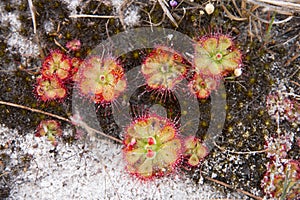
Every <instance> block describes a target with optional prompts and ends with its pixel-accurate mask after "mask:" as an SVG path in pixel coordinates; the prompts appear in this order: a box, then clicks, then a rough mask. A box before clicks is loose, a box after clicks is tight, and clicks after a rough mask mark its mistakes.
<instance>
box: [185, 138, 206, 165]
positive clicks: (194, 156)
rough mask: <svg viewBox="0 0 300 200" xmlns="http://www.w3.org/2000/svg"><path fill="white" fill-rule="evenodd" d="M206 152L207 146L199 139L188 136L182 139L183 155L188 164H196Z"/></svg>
mask: <svg viewBox="0 0 300 200" xmlns="http://www.w3.org/2000/svg"><path fill="white" fill-rule="evenodd" d="M208 154H209V150H208V148H207V147H206V146H205V144H204V143H201V141H200V139H198V138H196V137H194V136H190V137H188V138H186V139H185V140H184V157H186V158H187V163H188V164H189V165H190V166H192V167H195V166H197V165H198V164H199V163H200V162H201V161H202V160H203V159H204V158H205V157H206V156H207V155H208Z"/></svg>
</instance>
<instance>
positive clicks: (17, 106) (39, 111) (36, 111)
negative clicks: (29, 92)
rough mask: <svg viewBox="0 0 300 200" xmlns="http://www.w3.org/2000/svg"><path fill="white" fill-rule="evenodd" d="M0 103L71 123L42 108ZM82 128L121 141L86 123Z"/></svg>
mask: <svg viewBox="0 0 300 200" xmlns="http://www.w3.org/2000/svg"><path fill="white" fill-rule="evenodd" d="M0 104H2V105H7V106H12V107H15V108H21V109H25V110H29V111H31V112H35V113H40V114H43V115H48V116H50V117H53V118H56V119H59V120H62V121H65V122H68V123H70V124H71V123H72V121H71V120H70V119H68V118H64V117H61V116H59V115H55V114H52V113H49V112H45V111H42V110H38V109H35V108H30V107H27V106H22V105H19V104H15V103H10V102H5V101H0ZM84 128H86V129H88V130H90V131H94V132H96V133H98V134H99V135H102V136H104V137H106V138H109V139H111V140H114V141H116V142H118V143H122V140H119V139H117V138H114V137H112V136H110V135H106V134H105V133H103V132H101V131H98V130H96V129H93V128H91V127H89V126H87V125H86V126H85V127H84Z"/></svg>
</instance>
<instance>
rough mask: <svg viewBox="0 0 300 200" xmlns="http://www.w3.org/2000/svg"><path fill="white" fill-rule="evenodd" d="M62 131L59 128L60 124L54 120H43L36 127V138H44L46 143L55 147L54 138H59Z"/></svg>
mask: <svg viewBox="0 0 300 200" xmlns="http://www.w3.org/2000/svg"><path fill="white" fill-rule="evenodd" d="M61 135H62V130H61V128H60V123H59V122H58V121H56V120H43V121H41V122H40V124H39V125H38V127H37V130H36V134H35V136H36V137H42V136H46V137H47V139H48V141H50V142H51V143H52V145H54V146H56V145H57V141H56V139H55V137H61Z"/></svg>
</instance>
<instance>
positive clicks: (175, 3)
mask: <svg viewBox="0 0 300 200" xmlns="http://www.w3.org/2000/svg"><path fill="white" fill-rule="evenodd" d="M169 3H170V6H172V7H176V6H177V5H178V2H177V1H175V0H171V1H170V2H169Z"/></svg>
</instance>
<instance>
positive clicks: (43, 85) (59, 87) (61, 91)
mask: <svg viewBox="0 0 300 200" xmlns="http://www.w3.org/2000/svg"><path fill="white" fill-rule="evenodd" d="M35 92H36V95H37V97H38V99H40V100H42V101H45V102H46V101H52V100H62V99H63V98H65V97H66V95H67V90H66V88H65V86H64V85H63V83H62V82H61V80H59V79H58V78H57V77H52V78H46V77H43V76H39V77H38V78H37V86H36V88H35Z"/></svg>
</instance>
